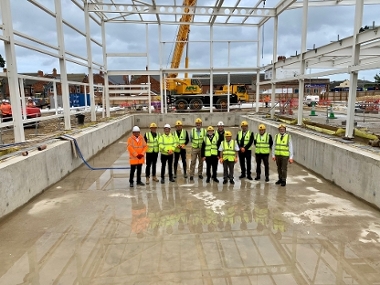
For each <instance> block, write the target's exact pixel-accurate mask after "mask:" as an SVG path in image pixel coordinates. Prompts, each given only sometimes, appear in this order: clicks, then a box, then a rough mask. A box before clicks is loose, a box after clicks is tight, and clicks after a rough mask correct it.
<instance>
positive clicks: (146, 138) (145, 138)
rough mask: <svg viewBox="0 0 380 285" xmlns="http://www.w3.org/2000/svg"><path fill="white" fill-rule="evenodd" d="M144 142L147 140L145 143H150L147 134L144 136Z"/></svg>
mask: <svg viewBox="0 0 380 285" xmlns="http://www.w3.org/2000/svg"><path fill="white" fill-rule="evenodd" d="M144 140H145V142H148V137H147V136H146V133H145V135H144Z"/></svg>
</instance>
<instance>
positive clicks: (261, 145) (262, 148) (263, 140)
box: [255, 133, 270, 154]
mask: <svg viewBox="0 0 380 285" xmlns="http://www.w3.org/2000/svg"><path fill="white" fill-rule="evenodd" d="M255 141H256V149H255V153H257V154H269V153H270V146H269V135H268V133H264V135H262V136H261V135H260V134H256V138H255Z"/></svg>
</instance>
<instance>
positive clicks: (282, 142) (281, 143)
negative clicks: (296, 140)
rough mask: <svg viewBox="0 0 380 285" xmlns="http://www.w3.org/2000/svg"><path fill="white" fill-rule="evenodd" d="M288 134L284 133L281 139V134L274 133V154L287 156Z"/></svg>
mask: <svg viewBox="0 0 380 285" xmlns="http://www.w3.org/2000/svg"><path fill="white" fill-rule="evenodd" d="M289 139H290V135H289V134H284V136H283V138H282V139H281V135H280V134H277V135H276V147H275V149H274V155H281V156H289V155H290V153H289Z"/></svg>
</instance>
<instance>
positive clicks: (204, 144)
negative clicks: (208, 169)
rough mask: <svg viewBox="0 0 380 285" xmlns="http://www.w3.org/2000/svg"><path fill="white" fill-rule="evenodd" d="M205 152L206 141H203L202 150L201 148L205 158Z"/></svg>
mask: <svg viewBox="0 0 380 285" xmlns="http://www.w3.org/2000/svg"><path fill="white" fill-rule="evenodd" d="M205 150H206V143H205V141H203V142H202V148H201V157H205Z"/></svg>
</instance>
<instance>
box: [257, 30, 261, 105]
mask: <svg viewBox="0 0 380 285" xmlns="http://www.w3.org/2000/svg"><path fill="white" fill-rule="evenodd" d="M261 31H262V26H259V27H258V28H257V38H258V41H257V51H256V57H257V62H256V64H257V68H260V62H261V61H260V50H261V46H262V43H261ZM259 101H260V71H259V70H258V71H257V74H256V112H259Z"/></svg>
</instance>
